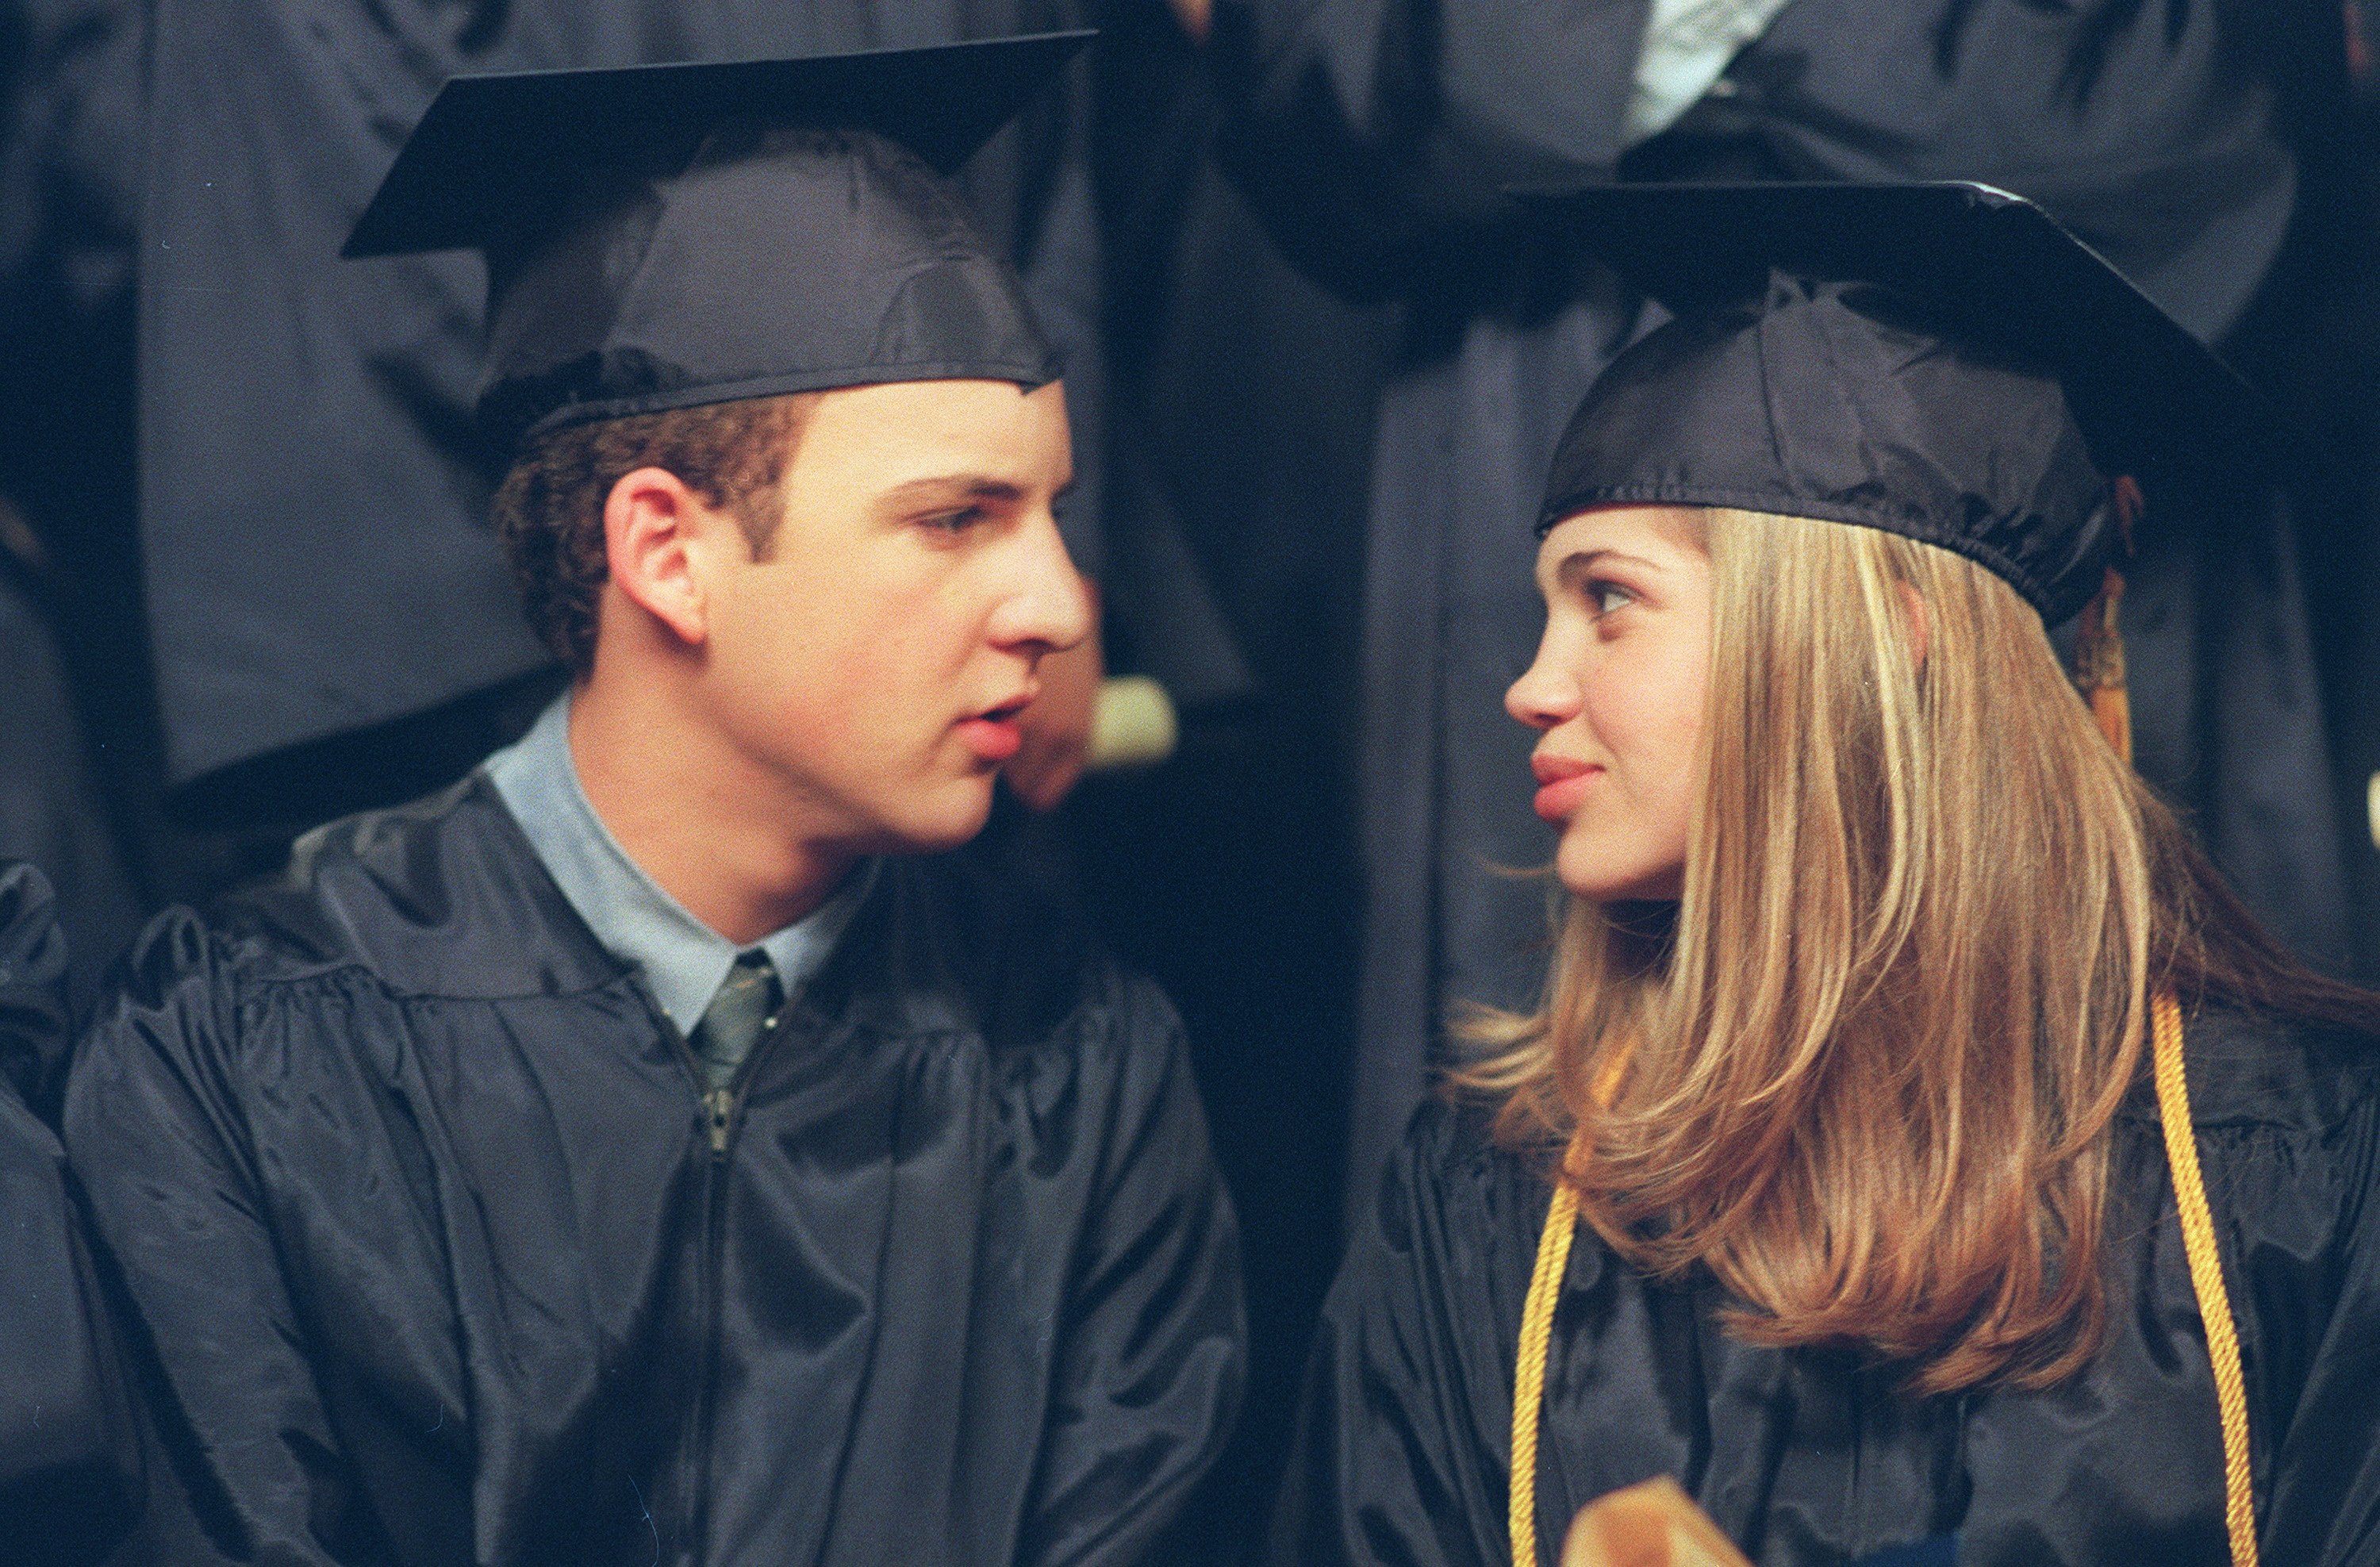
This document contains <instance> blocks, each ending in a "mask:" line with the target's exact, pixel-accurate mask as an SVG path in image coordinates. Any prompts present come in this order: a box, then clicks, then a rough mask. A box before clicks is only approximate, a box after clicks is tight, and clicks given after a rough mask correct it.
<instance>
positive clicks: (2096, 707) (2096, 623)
mask: <svg viewBox="0 0 2380 1567" xmlns="http://www.w3.org/2000/svg"><path fill="white" fill-rule="evenodd" d="M2123 605H2124V576H2123V573H2121V572H2119V571H2118V570H2117V569H2116V568H2115V567H2113V566H2109V567H2108V568H2107V576H2106V577H2104V578H2103V579H2102V580H2101V581H2100V583H2099V591H2098V592H2097V593H2095V594H2094V595H2092V599H2091V602H2090V603H2089V604H2088V605H2087V606H2086V607H2085V608H2084V609H2083V626H2082V629H2081V630H2080V631H2079V632H2078V633H2077V634H2076V635H2075V638H2074V684H2075V686H2077V687H2078V688H2079V689H2080V690H2081V691H2082V693H2083V699H2084V700H2085V701H2087V702H2089V703H2090V704H2091V716H2092V717H2093V718H2095V719H2097V720H2098V721H2099V733H2100V734H2102V735H2106V736H2107V744H2109V745H2111V746H2113V747H2116V754H2117V755H2118V756H2119V757H2121V758H2123V759H2125V760H2126V761H2128V762H2129V761H2131V759H2132V701H2131V694H2130V693H2129V692H2128V691H2127V690H2126V689H2125V687H2124V637H2123V630H2122V623H2123Z"/></svg>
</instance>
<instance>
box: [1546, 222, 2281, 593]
mask: <svg viewBox="0 0 2380 1567" xmlns="http://www.w3.org/2000/svg"><path fill="white" fill-rule="evenodd" d="M1524 194H1525V195H1526V196H1527V199H1529V200H1536V201H1542V202H1547V203H1549V204H1551V205H1552V207H1553V208H1554V209H1555V211H1556V212H1557V213H1560V214H1561V215H1562V216H1563V217H1564V218H1565V219H1566V220H1567V221H1569V222H1570V223H1573V224H1574V225H1575V228H1574V230H1573V231H1572V232H1573V234H1574V237H1575V238H1576V240H1577V242H1578V243H1579V244H1580V245H1582V246H1583V247H1585V249H1587V250H1589V251H1590V252H1591V253H1593V254H1595V255H1597V256H1598V257H1599V258H1601V259H1602V260H1604V261H1608V262H1609V264H1610V265H1611V266H1613V267H1614V268H1615V269H1617V270H1618V271H1619V272H1620V273H1621V274H1622V275H1623V276H1625V277H1627V278H1628V279H1629V280H1630V281H1631V282H1632V283H1633V284H1634V285H1636V286H1637V287H1639V288H1641V289H1642V290H1644V291H1645V293H1646V294H1648V295H1650V296H1652V297H1653V298H1657V299H1658V300H1659V301H1660V302H1661V303H1662V304H1663V305H1665V306H1667V307H1668V308H1669V309H1670V310H1671V311H1672V312H1674V314H1675V316H1676V318H1677V319H1675V320H1673V321H1671V322H1669V323H1667V324H1666V325H1664V326H1662V327H1660V328H1659V329H1658V330H1657V331H1655V332H1653V333H1651V334H1647V335H1646V336H1645V338H1644V339H1643V340H1641V341H1640V342H1638V343H1636V344H1634V345H1633V346H1631V347H1630V348H1629V349H1628V350H1627V351H1626V352H1625V353H1623V354H1622V355H1621V356H1620V357H1619V358H1617V359H1616V360H1614V361H1613V363H1612V364H1611V366H1610V367H1609V369H1608V370H1606V371H1605V372H1604V374H1603V376H1602V377H1601V378H1600V379H1599V380H1598V381H1597V383H1596V384H1595V386H1594V387H1593V389H1591V390H1590V391H1589V393H1588V394H1587V396H1586V399H1585V402H1584V403H1582V404H1581V406H1580V407H1579V410H1578V413H1577V415H1576V416H1575V418H1574V419H1573V421H1572V423H1571V426H1570V428H1569V430H1568V431H1567V432H1566V433H1565V434H1564V435H1563V437H1562V441H1561V443H1560V448H1559V450H1558V452H1557V454H1556V456H1555V458H1554V462H1553V469H1552V474H1551V477H1550V480H1549V481H1548V488H1547V494H1546V502H1545V507H1544V509H1543V511H1542V513H1541V514H1540V518H1539V528H1540V530H1542V529H1544V528H1549V527H1551V526H1552V525H1553V524H1554V523H1555V522H1557V521H1559V520H1560V519H1561V518H1562V517H1564V516H1569V515H1571V514H1572V513H1573V512H1576V511H1578V510H1579V509H1580V508H1581V507H1583V506H1587V505H1594V504H1604V503H1610V502H1641V503H1660V504H1686V505H1720V506H1734V507H1741V508H1744V509H1747V510H1761V511H1771V512H1783V513H1791V514H1795V515H1800V516H1817V517H1823V518H1829V519H1832V520H1836V521H1841V522H1850V523H1856V524H1861V525H1864V526H1867V527H1874V528H1885V529H1888V530H1889V531H1892V532H1896V533H1900V534H1904V535H1906V536H1909V537H1912V538H1916V539H1920V540H1923V541H1925V542H1927V543H1931V544H1936V545H1938V546H1941V547H1943V548H1946V549H1950V550H1954V551H1957V552H1958V553H1961V554H1964V555H1967V556H1969V557H1970V558H1973V559H1974V560H1977V561H1979V562H1981V563H1982V564H1983V565H1986V566H1988V567H1990V568H1991V569H1992V570H1994V571H1996V572H1998V573H1999V574H2000V575H2001V576H2002V577H2006V578H2007V579H2008V580H2009V581H2010V583H2012V584H2013V585H2014V586H2015V587H2016V589H2017V590H2018V591H2019V592H2020V593H2022V594H2023V596H2024V597H2025V598H2026V600H2027V601H2030V602H2031V603H2032V604H2033V605H2034V608H2035V609H2037V610H2039V611H2040V612H2041V614H2042V616H2043V618H2044V619H2045V620H2046V621H2048V622H2050V623H2051V624H2053V625H2054V624H2056V623H2058V622H2059V621H2061V620H2064V619H2066V618H2067V617H2069V616H2070V615H2071V614H2073V613H2075V612H2076V611H2078V610H2080V609H2081V608H2082V607H2083V604H2084V603H2085V601H2088V600H2089V599H2090V597H2091V595H2092V594H2093V593H2094V592H2095V591H2096V590H2097V589H2099V587H2100V585H2101V580H2102V577H2103V576H2104V568H2105V566H2106V565H2108V564H2109V563H2110V562H2111V561H2112V560H2113V559H2115V558H2116V557H2117V556H2118V555H2119V553H2121V552H2122V549H2123V543H2122V540H2121V538H2120V534H2121V531H2122V528H2121V527H2120V526H2119V523H2118V521H2117V519H2116V517H2115V516H2114V515H2113V513H2114V506H2113V496H2114V494H2115V490H2114V487H2112V486H2111V484H2110V482H2109V480H2111V479H2112V478H2115V477H2116V476H2123V477H2125V478H2126V479H2128V480H2131V481H2132V483H2134V484H2137V485H2138V486H2139V487H2140V489H2141V490H2143V491H2145V492H2146V493H2147V495H2148V497H2149V504H2150V505H2151V506H2152V507H2154V506H2155V504H2156V499H2155V497H2156V496H2157V494H2158V493H2159V492H2160V491H2164V490H2168V489H2169V488H2170V487H2174V486H2180V485H2187V484H2189V483H2192V481H2193V480H2196V479H2197V478H2199V477H2201V476H2204V475H2207V474H2209V473H2211V472H2214V471H2215V470H2216V468H2217V467H2219V466H2221V465H2229V466H2230V467H2231V468H2233V469H2234V473H2233V477H2237V470H2239V469H2242V468H2254V467H2256V466H2258V465H2259V464H2260V463H2262V462H2265V461H2267V460H2269V458H2270V456H2271V455H2272V454H2273V453H2274V452H2276V451H2277V449H2278V448H2279V447H2280V446H2281V444H2282V443H2281V442H2280V441H2279V440H2278V439H2277V426H2278V421H2277V418H2276V417H2275V416H2274V415H2273V413H2272V412H2271V410H2270V408H2269V407H2267V405H2265V402H2264V400H2263V399H2262V398H2261V397H2260V396H2259V395H2257V394H2256V393H2255V392H2254V391H2253V389H2252V388H2251V387H2249V386H2248V384H2247V383H2245V382H2243V381H2241V380H2240V377H2239V376H2238V375H2237V374H2235V373H2234V372H2233V371H2232V370H2230V369H2229V368H2228V366H2226V365H2225V364H2224V363H2223V362H2222V361H2221V360H2220V359H2219V358H2216V356H2215V355H2214V353H2213V352H2212V351H2210V350H2209V349H2208V348H2207V347H2206V346H2204V344H2202V343H2200V342H2199V341H2198V340H2197V339H2196V338H2195V337H2193V336H2192V335H2191V334H2189V333H2188V332H2187V331H2185V330H2184V329H2183V328H2182V327H2181V326H2180V324H2179V323H2178V322H2175V321H2174V320H2173V319H2172V318H2171V317H2169V316H2168V315H2167V314H2166V313H2165V312H2164V311H2163V310H2159V309H2158V308H2157V307H2156V305H2155V304H2154V303H2152V302H2151V301H2150V299H2149V298H2148V297H2147V296H2146V295H2144V294H2143V293H2142V292H2141V291H2140V290H2139V289H2137V288H2135V287H2133V286H2132V285H2131V284H2130V283H2129V282H2127V281H2126V280H2125V279H2124V278H2123V276H2122V275H2121V274H2120V273H2118V272H2117V271H2116V270H2115V269H2114V268H2113V267H2111V266H2109V265H2108V264H2107V261H2104V260H2103V259H2101V258H2100V257H2099V256H2098V255H2097V254H2096V253H2095V252H2094V251H2093V250H2092V249H2090V248H2089V247H2087V246H2085V245H2084V244H2083V243H2082V242H2081V241H2080V240H2078V239H2076V238H2075V237H2073V236H2072V235H2070V234H2069V233H2067V232H2066V230H2064V229H2063V228H2061V227H2059V226H2058V224H2057V223H2056V222H2055V221H2054V220H2053V219H2052V218H2050V216H2049V215H2048V214H2047V213H2045V212H2043V211H2042V210H2041V209H2040V208H2038V207H2036V206H2034V205H2033V204H2032V203H2031V202H2029V201H2026V200H2022V198H2019V197H2016V196H2011V195H2010V194H2008V193H2007V192H2005V191H2000V190H1995V189H1993V188H1989V187H1987V186H1981V185H1971V184H1964V183H1937V184H1924V185H1832V184H1809V185H1793V184H1765V185H1637V186H1627V185H1617V186H1606V187H1597V188H1592V189H1585V190H1570V191H1563V192H1559V193H1555V192H1542V193H1524ZM2126 488H2127V489H2130V486H2127V487H2126Z"/></svg>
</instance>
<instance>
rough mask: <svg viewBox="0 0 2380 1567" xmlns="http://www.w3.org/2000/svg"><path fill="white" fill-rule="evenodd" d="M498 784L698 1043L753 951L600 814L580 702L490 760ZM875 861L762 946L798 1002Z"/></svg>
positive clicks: (567, 889)
mask: <svg viewBox="0 0 2380 1567" xmlns="http://www.w3.org/2000/svg"><path fill="white" fill-rule="evenodd" d="M484 765H485V767H486V769H487V773H488V780H489V782H490V783H492V784H494V785H495V788H496V794H497V796H499V797H501V798H502V799H503V800H504V808H506V809H507V810H509V811H511V812H512V813H513V820H516V821H517V822H519V823H520V829H521V832H523V834H525V835H526V836H527V837H528V842H529V847H531V848H533V849H535V850H536V851H537V857H538V858H539V859H540V860H542V861H543V862H544V864H545V869H546V871H547V873H548V874H550V875H551V876H552V877H553V880H554V882H555V884H556V885H557V886H559V887H560V888H561V889H562V895H563V896H564V897H565V898H567V899H569V900H570V906H571V907H572V908H574V909H576V910H577V911H578V917H580V918H581V919H583V920H585V921H586V922H587V928H588V929H589V930H592V931H593V932H594V933H595V939H596V940H597V941H601V943H602V944H603V948H604V950H605V951H606V952H609V953H610V954H612V955H613V957H616V958H618V959H619V960H620V961H621V962H623V963H625V964H629V965H632V966H634V967H635V968H636V969H637V972H638V973H639V974H641V975H642V976H643V978H644V981H645V984H646V986H647V988H648V989H650V990H651V991H652V996H653V1000H654V1001H655V1002H659V1003H660V1005H661V1009H662V1013H663V1014H665V1015H666V1016H667V1017H668V1018H669V1020H670V1021H671V1022H672V1023H674V1024H676V1025H677V1030H678V1032H679V1033H681V1034H688V1035H690V1034H692V1033H693V1032H694V1026H695V1025H696V1024H697V1023H699V1022H700V1021H702V1014H703V1011H704V1009H705V1008H707V1007H708V1006H710V999H711V997H713V996H715V995H717V994H718V993H719V987H720V986H721V985H722V984H724V983H725V982H726V979H727V971H728V970H729V969H730V968H732V967H734V966H735V954H737V953H739V952H742V951H744V950H746V949H744V948H741V947H738V946H737V945H736V944H735V942H733V941H729V940H728V939H727V938H726V937H724V936H722V935H721V934H720V933H719V932H718V931H716V930H713V929H711V928H710V926H708V925H705V924H704V923H703V922H702V921H701V920H699V919H697V918H696V917H694V916H693V915H691V914H689V913H687V912H686V905H684V904H681V903H679V902H678V901H677V900H676V899H675V898H674V897H672V896H670V895H669V893H666V892H664V891H662V886H661V883H659V882H657V881H654V880H653V879H652V878H651V877H650V875H647V874H646V872H645V869H644V867H642V866H640V865H638V864H637V862H636V861H635V860H633V859H630V858H629V857H628V852H627V851H626V850H625V849H623V848H622V847H620V841H619V840H618V839H616V838H614V837H613V836H612V830H611V829H610V828H608V827H606V826H604V825H603V819H602V818H601V817H600V816H597V815H596V814H595V807H594V806H593V805H592V804H591V803H590V802H589V800H588V798H587V791H586V790H585V789H584V788H582V787H581V786H580V785H579V782H578V769H577V766H576V765H574V764H573V763H572V761H571V759H570V695H569V693H568V692H565V693H563V695H561V696H560V697H557V698H554V700H553V706H551V707H549V708H547V709H546V710H545V711H544V713H543V714H542V715H540V717H539V719H538V721H537V723H536V724H535V725H533V726H532V727H531V728H530V730H529V732H528V734H527V735H522V736H521V738H520V741H519V743H518V744H516V745H513V746H508V747H505V748H504V749H503V750H501V751H498V752H496V753H495V754H494V755H493V756H492V757H490V758H489V759H487V761H486V763H485V764H484ZM875 874H876V862H875V861H873V860H869V861H868V862H867V863H866V864H864V865H862V866H861V867H859V868H858V869H856V870H855V871H854V872H853V873H852V874H851V875H850V876H849V877H847V878H845V879H844V884H843V886H842V888H841V890H840V891H838V892H837V893H835V894H834V896H832V897H831V898H829V899H828V900H827V901H826V902H825V903H823V904H821V905H819V906H818V907H817V908H816V909H814V910H812V911H811V912H810V913H809V914H808V915H807V916H805V917H802V918H801V919H798V920H795V922H794V923H793V924H791V925H788V926H786V927H785V928H784V929H782V930H778V931H774V932H772V933H771V934H769V935H766V936H763V937H761V938H760V940H759V941H756V942H754V943H752V944H753V945H754V946H758V947H759V949H760V950H761V951H763V952H765V953H767V954H769V961H770V962H771V963H772V964H774V965H775V966H776V969H777V978H778V982H779V983H780V984H782V985H783V987H784V995H785V1000H786V1001H787V1002H793V1001H794V1000H795V999H796V998H797V997H799V996H800V994H801V992H802V988H803V987H804V986H805V985H806V984H807V983H808V982H809V980H810V979H811V978H813V977H814V976H816V975H817V973H818V971H819V969H820V966H823V965H824V964H825V962H826V960H827V958H828V957H829V956H830V955H831V954H832V953H833V951H834V945H835V942H836V941H838V940H840V939H841V937H842V935H843V931H844V927H845V926H846V925H848V924H850V923H851V917H852V914H853V913H854V911H856V909H857V908H858V906H859V903H860V899H861V898H862V897H863V896H865V895H866V893H867V890H868V883H869V882H870V881H873V880H874V878H875Z"/></svg>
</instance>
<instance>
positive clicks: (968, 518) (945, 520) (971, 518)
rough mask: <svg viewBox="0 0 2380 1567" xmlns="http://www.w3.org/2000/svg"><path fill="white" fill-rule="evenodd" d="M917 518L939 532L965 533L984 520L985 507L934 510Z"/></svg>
mask: <svg viewBox="0 0 2380 1567" xmlns="http://www.w3.org/2000/svg"><path fill="white" fill-rule="evenodd" d="M917 520H918V521H919V522H920V523H921V524H923V525H924V526H925V527H927V528H932V529H933V530H934V531H935V532H937V533H965V531H966V530H967V529H968V528H973V527H974V526H975V525H976V524H977V523H978V522H981V521H982V520H983V508H982V507H981V506H965V507H962V508H960V509H959V510H957V511H949V512H934V513H932V514H930V515H929V516H922V517H919V518H918V519H917Z"/></svg>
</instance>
